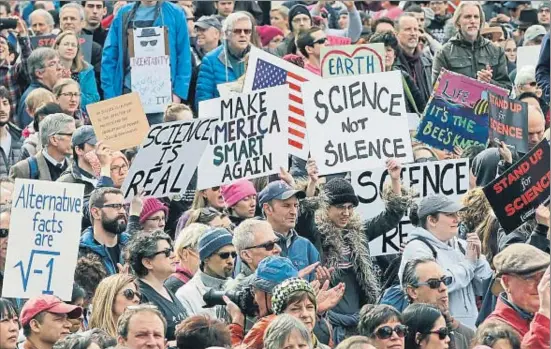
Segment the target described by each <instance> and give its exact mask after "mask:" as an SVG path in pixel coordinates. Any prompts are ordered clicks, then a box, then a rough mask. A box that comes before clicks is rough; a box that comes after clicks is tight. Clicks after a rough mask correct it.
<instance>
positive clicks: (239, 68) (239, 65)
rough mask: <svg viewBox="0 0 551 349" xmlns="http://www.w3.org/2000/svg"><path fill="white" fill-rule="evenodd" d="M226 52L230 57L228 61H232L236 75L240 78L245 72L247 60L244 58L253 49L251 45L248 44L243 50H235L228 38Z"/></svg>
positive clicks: (231, 64)
mask: <svg viewBox="0 0 551 349" xmlns="http://www.w3.org/2000/svg"><path fill="white" fill-rule="evenodd" d="M225 46H226V54H227V57H228V62H229V63H230V66H231V68H232V70H233V72H234V73H235V76H236V77H237V78H239V77H240V76H242V75H243V74H245V62H244V61H243V59H244V58H245V56H246V55H247V54H249V51H250V50H251V45H250V44H249V46H247V48H246V49H244V50H243V51H241V52H235V51H234V50H233V49H232V48H231V46H230V43H229V41H228V40H226V44H225Z"/></svg>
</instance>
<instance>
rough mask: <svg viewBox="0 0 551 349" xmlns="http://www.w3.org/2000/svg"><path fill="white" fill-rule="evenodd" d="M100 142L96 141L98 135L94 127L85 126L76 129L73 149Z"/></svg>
mask: <svg viewBox="0 0 551 349" xmlns="http://www.w3.org/2000/svg"><path fill="white" fill-rule="evenodd" d="M97 142H98V140H97V139H96V133H95V132H94V127H92V126H90V125H84V126H81V127H79V128H77V129H76V131H75V132H74V133H73V138H72V143H73V147H74V146H77V145H83V144H90V145H96V143H97Z"/></svg>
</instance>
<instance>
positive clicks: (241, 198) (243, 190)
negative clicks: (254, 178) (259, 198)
mask: <svg viewBox="0 0 551 349" xmlns="http://www.w3.org/2000/svg"><path fill="white" fill-rule="evenodd" d="M222 196H223V197H224V201H225V202H226V208H227V210H228V212H229V214H230V220H231V221H232V223H233V224H235V226H237V225H239V223H241V222H242V221H244V220H245V219H248V218H253V217H254V216H255V212H256V189H255V188H254V185H253V183H252V182H251V181H248V180H246V179H240V180H238V181H236V182H233V183H232V184H229V185H224V186H222Z"/></svg>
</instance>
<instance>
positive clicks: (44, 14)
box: [29, 8, 55, 28]
mask: <svg viewBox="0 0 551 349" xmlns="http://www.w3.org/2000/svg"><path fill="white" fill-rule="evenodd" d="M34 16H40V17H42V18H44V20H45V21H46V24H48V25H49V26H50V27H52V28H53V27H54V25H55V22H54V17H52V15H51V14H50V12H48V11H46V10H44V9H41V8H39V9H38V10H34V11H33V12H31V14H30V15H29V19H30V21H31V23H32V19H33V17H34Z"/></svg>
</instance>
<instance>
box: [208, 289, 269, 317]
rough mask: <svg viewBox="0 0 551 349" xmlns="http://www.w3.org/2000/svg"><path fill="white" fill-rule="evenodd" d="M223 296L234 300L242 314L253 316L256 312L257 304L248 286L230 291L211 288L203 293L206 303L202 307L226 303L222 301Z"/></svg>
mask: <svg viewBox="0 0 551 349" xmlns="http://www.w3.org/2000/svg"><path fill="white" fill-rule="evenodd" d="M224 296H226V297H228V298H229V299H230V300H231V301H232V302H234V303H235V304H236V305H237V306H238V307H239V309H240V310H241V312H242V313H243V315H245V316H250V317H254V316H256V315H257V314H258V306H257V305H256V302H255V301H254V294H253V290H252V287H250V286H249V287H245V288H244V289H241V290H231V291H215V290H214V289H212V288H211V289H210V290H209V291H208V292H207V293H205V294H204V295H203V300H204V301H205V303H206V304H205V306H204V307H203V308H212V307H214V306H215V305H226V302H224V299H223V297H224Z"/></svg>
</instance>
